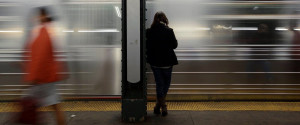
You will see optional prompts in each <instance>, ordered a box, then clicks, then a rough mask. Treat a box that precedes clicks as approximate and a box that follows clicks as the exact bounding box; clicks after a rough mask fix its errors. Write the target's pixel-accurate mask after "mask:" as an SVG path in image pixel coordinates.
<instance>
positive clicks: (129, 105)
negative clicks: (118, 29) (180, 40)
mask: <svg viewBox="0 0 300 125" xmlns="http://www.w3.org/2000/svg"><path fill="white" fill-rule="evenodd" d="M144 43H145V0H122V120H123V121H125V122H141V121H144V120H145V118H146V115H147V112H146V110H147V96H146V95H147V92H146V90H147V88H146V80H145V44H144Z"/></svg>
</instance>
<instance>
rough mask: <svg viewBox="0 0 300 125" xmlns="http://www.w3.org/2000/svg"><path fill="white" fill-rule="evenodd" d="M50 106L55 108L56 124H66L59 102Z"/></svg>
mask: <svg viewBox="0 0 300 125" xmlns="http://www.w3.org/2000/svg"><path fill="white" fill-rule="evenodd" d="M52 107H53V108H54V110H55V115H56V121H57V125H66V123H65V116H64V112H63V111H62V110H61V108H60V105H59V104H54V105H52Z"/></svg>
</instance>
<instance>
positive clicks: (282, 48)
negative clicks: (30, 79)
mask: <svg viewBox="0 0 300 125" xmlns="http://www.w3.org/2000/svg"><path fill="white" fill-rule="evenodd" d="M299 5H300V2H298V1H272V0H269V1H260V0H259V1H232V0H147V1H146V8H147V11H146V18H147V21H146V28H149V27H150V25H151V23H152V19H153V16H154V14H155V13H156V12H157V11H164V12H165V13H166V15H167V17H168V18H169V22H170V27H171V28H173V29H174V31H175V35H176V37H177V40H178V43H179V46H178V49H176V54H177V56H178V59H179V65H177V66H175V67H174V72H173V79H172V85H171V87H170V95H173V96H174V97H181V96H183V95H188V97H190V98H189V99H193V98H197V97H198V96H201V95H206V96H205V97H204V98H197V99H208V100H210V99H211V100H212V99H216V97H217V96H218V95H219V96H220V97H219V98H218V99H225V97H224V95H248V96H249V97H250V98H251V99H272V98H274V97H275V96H282V95H288V96H289V97H292V96H297V95H299V94H300V84H299V83H297V82H298V80H299V77H297V76H298V75H299V73H300V72H299V71H297V69H298V68H297V63H299V59H300V58H299V57H300V53H297V51H300V49H299V47H300V46H299V45H298V44H299V43H297V37H295V36H297V35H296V33H297V32H298V31H299V30H300V27H298V25H297V23H298V22H299V21H298V19H300V15H299V12H300V10H299V9H298V8H299V7H300V6H299ZM39 6H47V7H49V8H50V10H51V12H52V14H53V15H54V16H55V17H56V21H55V29H56V32H57V36H56V37H55V42H56V43H57V44H56V45H57V47H58V48H60V49H58V50H57V57H58V58H59V59H60V60H61V61H65V62H67V64H68V69H69V70H68V71H69V72H67V74H69V78H68V79H67V80H66V81H64V82H62V83H61V84H59V92H60V93H61V94H63V95H68V96H108V95H114V96H119V95H121V38H122V36H121V28H122V26H121V18H122V15H121V0H43V1H40V0H13V1H12V0H0V69H1V70H0V100H3V99H13V98H15V97H18V96H20V95H22V90H24V88H23V87H24V86H26V85H24V84H22V75H23V74H24V73H23V72H22V70H21V68H20V66H19V64H18V63H19V62H21V61H24V60H22V56H23V55H22V53H23V51H24V50H23V46H24V44H25V43H26V42H27V41H26V39H28V36H30V30H31V29H32V27H33V26H34V23H33V22H34V13H33V12H32V9H33V8H35V7H39ZM260 28H263V29H264V30H266V32H267V33H265V35H263V36H262V35H257V34H259V32H261V29H260ZM266 34H267V35H266ZM299 36H300V35H299ZM262 38H263V39H262ZM298 39H300V38H298ZM298 41H299V40H298ZM298 46H299V47H298ZM298 65H299V64H298ZM149 69H150V68H148V71H147V77H148V94H149V95H150V96H151V95H154V94H155V83H154V80H153V75H152V71H151V70H149ZM257 95H266V96H264V97H262V98H259V97H257ZM185 97H187V96H185ZM178 99H183V98H178ZM235 99H238V98H235ZM242 99H244V97H243V98H242Z"/></svg>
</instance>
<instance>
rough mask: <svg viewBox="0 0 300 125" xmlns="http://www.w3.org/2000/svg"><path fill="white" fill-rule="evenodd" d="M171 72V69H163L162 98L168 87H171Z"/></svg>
mask: <svg viewBox="0 0 300 125" xmlns="http://www.w3.org/2000/svg"><path fill="white" fill-rule="evenodd" d="M172 70H173V67H170V68H168V69H163V77H164V85H163V94H164V96H166V95H167V93H168V91H169V88H170V85H171V78H172Z"/></svg>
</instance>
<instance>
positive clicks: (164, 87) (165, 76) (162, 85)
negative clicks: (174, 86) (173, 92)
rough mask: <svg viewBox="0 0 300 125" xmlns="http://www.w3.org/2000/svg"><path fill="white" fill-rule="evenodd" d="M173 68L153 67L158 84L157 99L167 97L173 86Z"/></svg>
mask: <svg viewBox="0 0 300 125" xmlns="http://www.w3.org/2000/svg"><path fill="white" fill-rule="evenodd" d="M172 68H173V67H170V68H167V69H165V68H156V67H152V66H151V69H152V71H153V74H154V78H155V82H156V96H157V98H161V97H164V96H166V95H167V93H168V90H169V87H170V84H171V75H172Z"/></svg>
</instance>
